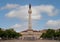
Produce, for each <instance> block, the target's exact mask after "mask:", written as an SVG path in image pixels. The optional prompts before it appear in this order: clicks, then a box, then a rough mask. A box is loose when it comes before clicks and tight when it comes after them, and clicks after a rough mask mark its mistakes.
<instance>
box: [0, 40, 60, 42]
mask: <svg viewBox="0 0 60 42" xmlns="http://www.w3.org/2000/svg"><path fill="white" fill-rule="evenodd" d="M0 42H60V41H57V40H33V41H28V40H0Z"/></svg>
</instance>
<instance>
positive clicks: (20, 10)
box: [5, 4, 58, 20]
mask: <svg viewBox="0 0 60 42" xmlns="http://www.w3.org/2000/svg"><path fill="white" fill-rule="evenodd" d="M7 6H9V4H8V5H7ZM11 6H12V7H11V8H13V7H15V6H16V7H15V8H16V9H15V10H12V11H10V12H8V13H7V14H6V15H5V16H7V17H10V18H19V19H28V5H23V6H22V5H11ZM17 6H18V7H17ZM43 12H45V13H47V15H48V16H55V15H56V14H57V13H58V9H56V8H55V7H54V6H53V5H39V6H32V19H33V20H40V19H41V18H42V15H41V13H43Z"/></svg>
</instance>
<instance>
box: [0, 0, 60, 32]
mask: <svg viewBox="0 0 60 42" xmlns="http://www.w3.org/2000/svg"><path fill="white" fill-rule="evenodd" d="M29 4H31V6H32V29H34V30H43V29H59V28H60V0H0V28H2V29H10V28H13V29H14V30H16V31H17V32H20V31H23V30H26V29H28V18H29V17H28V15H29V14H28V7H29Z"/></svg>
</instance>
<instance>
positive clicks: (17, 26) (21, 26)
mask: <svg viewBox="0 0 60 42" xmlns="http://www.w3.org/2000/svg"><path fill="white" fill-rule="evenodd" d="M10 28H13V29H14V30H15V31H17V32H20V31H23V30H26V29H27V28H28V26H27V23H22V24H14V25H12V26H10Z"/></svg>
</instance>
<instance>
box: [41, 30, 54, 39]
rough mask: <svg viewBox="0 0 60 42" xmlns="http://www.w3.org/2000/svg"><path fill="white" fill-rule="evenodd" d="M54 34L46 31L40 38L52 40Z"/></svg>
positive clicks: (51, 31) (52, 31)
mask: <svg viewBox="0 0 60 42" xmlns="http://www.w3.org/2000/svg"><path fill="white" fill-rule="evenodd" d="M54 34H55V30H53V29H48V30H47V32H46V33H43V34H42V35H41V36H42V38H44V39H53V38H54Z"/></svg>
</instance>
